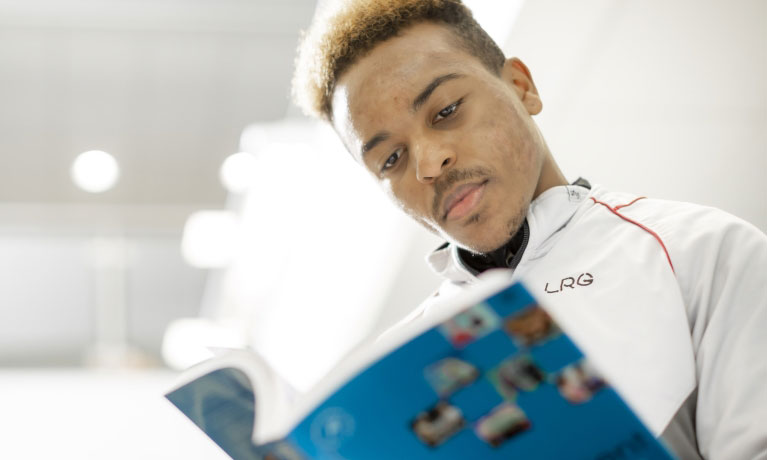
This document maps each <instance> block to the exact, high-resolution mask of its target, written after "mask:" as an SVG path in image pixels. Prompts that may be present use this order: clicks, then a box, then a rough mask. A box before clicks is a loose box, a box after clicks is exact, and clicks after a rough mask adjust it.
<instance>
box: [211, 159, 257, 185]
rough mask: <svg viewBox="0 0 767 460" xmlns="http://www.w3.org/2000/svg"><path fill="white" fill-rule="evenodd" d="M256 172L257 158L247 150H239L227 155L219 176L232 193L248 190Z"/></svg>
mask: <svg viewBox="0 0 767 460" xmlns="http://www.w3.org/2000/svg"><path fill="white" fill-rule="evenodd" d="M255 173H256V158H255V157H254V156H253V155H251V154H250V153H247V152H239V153H235V154H232V155H229V156H228V157H226V159H225V160H224V162H223V163H222V164H221V169H220V170H219V178H220V179H221V183H222V184H224V187H226V189H227V190H229V191H230V192H231V193H243V192H245V191H247V190H248V189H249V188H250V186H251V184H252V182H253V176H254V175H255Z"/></svg>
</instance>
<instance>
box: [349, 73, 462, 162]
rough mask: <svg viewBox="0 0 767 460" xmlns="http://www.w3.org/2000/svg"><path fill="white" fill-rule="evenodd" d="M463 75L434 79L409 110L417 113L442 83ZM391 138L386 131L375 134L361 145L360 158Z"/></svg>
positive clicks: (452, 74)
mask: <svg viewBox="0 0 767 460" xmlns="http://www.w3.org/2000/svg"><path fill="white" fill-rule="evenodd" d="M461 77H463V75H461V74H458V73H448V74H445V75H440V76H439V77H437V78H435V79H434V80H432V81H431V83H429V84H428V85H426V87H425V88H424V89H423V91H421V92H420V93H418V96H416V97H415V99H413V104H412V105H411V110H412V111H413V112H417V111H418V109H420V108H421V106H423V105H424V104H425V103H426V101H428V100H429V97H430V96H431V94H432V93H433V92H434V91H435V90H436V89H437V88H438V87H439V85H441V84H442V83H445V82H446V81H450V80H455V79H456V78H461ZM390 136H391V133H389V132H388V131H381V132H379V133H377V134H376V135H375V136H373V137H371V138H370V140H368V141H367V142H365V143H364V144H362V149H361V151H360V156H361V157H363V158H364V157H365V154H366V153H368V152H369V151H371V150H373V149H374V148H375V147H376V146H377V145H378V144H380V143H381V142H383V141H385V140H387V139H389V137H390Z"/></svg>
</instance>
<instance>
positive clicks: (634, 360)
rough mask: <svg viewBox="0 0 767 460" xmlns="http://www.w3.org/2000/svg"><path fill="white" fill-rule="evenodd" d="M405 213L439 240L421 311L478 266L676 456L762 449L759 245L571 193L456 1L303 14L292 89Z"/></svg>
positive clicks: (655, 207) (579, 185) (763, 291)
mask: <svg viewBox="0 0 767 460" xmlns="http://www.w3.org/2000/svg"><path fill="white" fill-rule="evenodd" d="M294 85H295V86H294V89H295V92H296V96H297V100H298V102H299V103H300V104H301V105H302V106H303V107H304V109H305V110H306V111H307V112H309V113H311V114H314V115H315V116H318V117H320V118H322V119H324V120H326V121H328V122H329V123H331V124H332V126H333V127H334V128H335V130H336V131H337V132H338V134H339V136H340V137H341V139H342V140H343V142H344V144H345V145H346V147H347V149H348V150H349V152H350V153H351V155H352V156H353V157H354V158H355V159H356V160H357V161H358V162H359V163H360V165H361V166H362V167H363V168H364V169H366V170H367V171H368V172H369V173H370V174H372V175H373V176H374V177H375V178H376V179H377V180H378V182H379V183H380V185H381V187H382V188H383V189H384V191H385V192H386V193H387V194H388V195H389V196H390V197H391V199H392V200H393V201H394V202H395V203H396V204H397V205H398V206H400V207H401V208H402V209H403V211H405V212H406V213H408V214H409V215H410V216H412V217H413V218H414V219H415V220H416V221H418V222H420V223H421V224H422V225H423V226H424V227H426V228H427V229H429V230H431V231H433V232H435V233H437V234H439V235H441V236H443V237H444V238H445V239H446V240H447V241H448V243H446V244H445V245H444V246H442V247H441V248H439V249H438V250H437V251H435V252H434V253H433V254H431V255H430V263H431V265H432V266H433V267H434V268H435V270H437V271H438V272H439V273H441V274H442V275H444V276H445V278H446V281H445V283H444V284H443V285H442V286H441V288H440V290H439V293H438V295H436V296H435V297H433V298H431V299H429V300H427V301H426V302H425V303H424V304H423V305H422V306H421V307H420V308H419V309H418V310H417V311H416V312H415V314H414V315H413V319H414V320H417V319H416V318H417V317H418V316H428V315H429V312H430V311H434V309H438V308H439V303H440V301H442V299H444V298H445V297H447V296H450V295H451V294H452V293H454V292H457V291H459V290H461V289H463V288H465V287H466V286H469V285H471V284H472V283H473V282H474V281H475V280H476V276H477V275H478V274H480V273H481V272H483V271H485V270H487V269H489V268H496V267H501V268H509V269H512V270H514V274H513V276H514V277H515V278H517V279H522V280H523V281H524V282H525V283H526V285H527V287H528V289H530V290H531V291H532V293H533V295H535V296H536V297H538V298H539V299H540V300H541V301H543V302H544V304H546V305H547V307H548V309H549V310H550V312H551V313H552V314H553V315H554V316H555V317H556V319H557V321H558V322H559V323H560V324H562V325H563V326H564V327H565V329H567V331H568V332H569V333H570V334H571V335H572V336H573V338H574V339H575V340H576V342H578V344H579V345H580V346H581V347H582V348H583V349H584V351H585V352H586V353H587V354H588V355H589V356H590V357H591V359H592V360H593V361H595V362H596V364H597V365H598V366H599V367H600V368H601V369H602V371H603V372H604V373H605V374H606V375H607V377H608V378H609V380H610V381H612V382H613V384H614V385H615V386H616V387H617V388H618V390H619V391H620V392H621V393H622V395H623V396H624V397H625V398H626V399H627V400H628V401H629V403H630V404H631V405H632V406H633V407H634V409H635V410H636V411H637V412H638V413H639V414H640V416H641V417H642V418H643V420H644V421H645V422H646V423H647V424H648V426H649V427H650V429H651V430H652V431H653V432H655V433H656V434H657V435H659V436H660V435H662V437H663V438H664V439H665V440H666V441H667V443H668V444H669V446H670V447H671V448H672V450H674V451H675V452H676V453H677V454H678V455H679V456H680V457H681V458H684V459H700V458H706V459H727V460H734V459H754V458H763V459H767V425H765V422H767V385H766V384H765V382H767V359H766V358H765V357H764V354H765V352H766V351H767V334H764V333H763V330H764V329H765V327H767V280H766V279H765V278H766V277H765V273H767V237H765V235H764V234H762V233H761V232H759V231H758V230H757V229H755V228H754V227H753V226H751V225H749V224H747V223H745V222H743V221H741V220H739V219H737V218H735V217H733V216H730V215H728V214H725V213H723V212H721V211H717V210H714V209H711V208H705V207H700V206H695V205H690V204H684V203H673V202H664V201H660V200H652V199H643V198H642V197H637V196H632V195H629V194H623V193H615V192H611V191H607V190H604V189H602V188H599V187H597V186H594V187H591V185H590V184H589V183H588V182H586V181H583V180H579V181H577V182H576V183H574V184H572V185H569V184H568V182H567V180H566V179H565V177H564V175H563V174H562V172H561V171H560V170H559V168H558V166H557V164H556V161H555V160H554V158H553V156H552V154H551V152H550V151H549V149H548V147H547V146H546V142H545V141H544V139H543V137H542V135H541V133H540V132H539V130H538V128H537V126H536V124H535V122H534V121H533V119H532V116H533V115H535V114H537V113H539V112H540V111H541V109H542V104H541V99H540V97H539V95H538V92H537V90H536V87H535V84H534V83H533V78H532V75H531V74H530V71H529V70H528V69H527V67H526V66H525V65H524V64H523V63H522V62H521V61H520V60H518V59H516V58H510V59H506V58H505V57H504V55H503V53H502V52H501V50H500V49H499V48H498V46H497V45H496V44H495V43H493V41H492V40H491V39H490V38H489V37H488V36H487V34H486V33H485V32H484V31H483V30H482V29H481V28H480V27H479V26H478V25H477V24H476V23H475V22H474V20H473V19H472V17H471V13H470V12H469V11H468V10H467V9H466V8H465V7H464V6H463V5H462V4H461V3H460V1H459V0H421V1H418V0H381V1H372V0H361V1H356V2H350V3H348V4H347V5H345V6H344V7H343V8H341V9H339V10H338V11H336V12H334V14H330V15H327V16H326V17H324V18H322V19H318V20H317V21H315V24H313V27H312V29H311V30H310V31H309V33H308V34H307V36H306V39H305V41H304V43H303V45H302V49H301V50H300V55H299V59H298V61H297V71H296V78H295V82H294Z"/></svg>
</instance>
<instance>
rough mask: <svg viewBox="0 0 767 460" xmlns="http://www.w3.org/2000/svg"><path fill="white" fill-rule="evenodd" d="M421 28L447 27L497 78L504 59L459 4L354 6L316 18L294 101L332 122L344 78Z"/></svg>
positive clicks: (384, 0)
mask: <svg viewBox="0 0 767 460" xmlns="http://www.w3.org/2000/svg"><path fill="white" fill-rule="evenodd" d="M421 22H434V23H437V24H445V25H447V26H448V27H449V28H450V29H451V30H452V31H453V32H454V33H455V35H456V37H457V38H458V40H457V41H456V42H457V44H459V45H461V46H463V47H464V49H466V51H468V52H469V53H470V54H472V55H474V56H476V57H477V58H479V60H480V61H481V62H482V63H483V64H484V65H485V66H486V67H487V68H488V69H490V70H491V71H492V72H494V73H495V74H500V72H501V69H502V68H503V64H504V61H505V60H506V58H505V57H504V55H503V51H501V49H500V47H498V45H497V44H496V43H495V41H493V39H492V38H490V36H489V35H488V34H487V32H485V30H484V29H482V27H480V26H479V24H477V21H475V20H474V17H473V15H472V14H471V10H469V9H468V8H467V7H466V5H464V4H463V3H461V0H355V1H347V2H345V3H344V4H343V6H342V7H341V8H338V9H336V10H335V11H329V12H324V14H321V15H318V17H317V18H316V19H315V21H314V22H313V23H312V25H311V27H310V28H309V30H308V31H307V32H306V33H305V34H304V37H303V39H302V41H301V44H300V45H299V49H298V56H297V58H296V70H295V74H294V76H293V98H294V100H295V102H296V104H297V105H298V106H299V107H301V108H302V109H303V111H304V112H305V113H307V114H308V115H312V116H315V117H319V118H323V119H325V120H330V119H331V118H332V107H331V100H332V97H333V91H334V89H335V84H336V81H337V80H338V78H339V77H340V76H341V74H342V73H343V72H344V71H345V70H346V69H348V68H349V67H351V66H352V64H354V63H355V62H356V61H357V60H358V59H359V58H361V57H362V56H364V55H365V54H367V53H368V52H369V51H370V50H372V49H373V48H374V47H375V46H376V45H377V44H379V43H381V42H383V41H385V40H387V39H389V38H391V37H394V36H396V35H398V34H399V33H400V32H401V31H402V30H403V29H405V28H407V27H409V26H412V25H414V24H417V23H421Z"/></svg>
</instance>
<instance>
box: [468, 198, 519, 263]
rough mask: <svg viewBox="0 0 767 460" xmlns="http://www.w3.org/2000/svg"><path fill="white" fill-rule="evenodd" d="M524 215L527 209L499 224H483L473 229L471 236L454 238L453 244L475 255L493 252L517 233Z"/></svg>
mask: <svg viewBox="0 0 767 460" xmlns="http://www.w3.org/2000/svg"><path fill="white" fill-rule="evenodd" d="M526 215H527V208H525V209H524V212H521V213H519V214H515V215H513V216H511V217H507V218H505V219H502V220H501V222H495V225H493V224H494V222H485V223H484V225H479V226H478V227H477V228H474V229H473V231H472V232H471V234H467V235H462V236H461V237H459V238H455V239H454V240H453V242H454V243H455V244H457V245H458V246H460V247H461V248H463V249H466V250H468V251H471V252H475V253H487V252H491V251H494V250H496V249H498V248H499V247H501V246H503V245H504V244H506V243H507V242H508V241H509V240H510V239H511V237H512V236H514V235H515V234H516V233H517V232H518V231H519V229H520V227H522V222H524V220H525V216H526ZM478 223H479V224H481V223H482V222H478Z"/></svg>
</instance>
